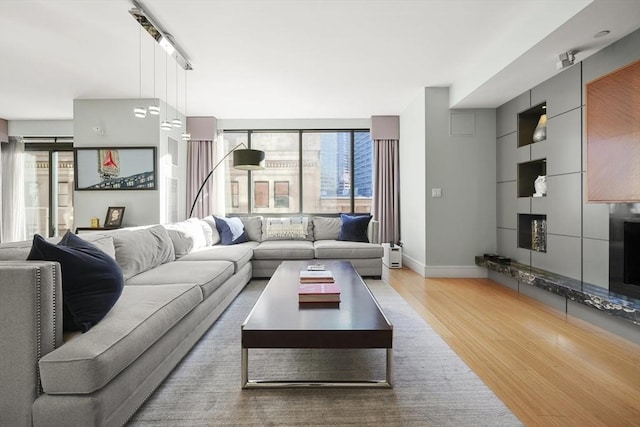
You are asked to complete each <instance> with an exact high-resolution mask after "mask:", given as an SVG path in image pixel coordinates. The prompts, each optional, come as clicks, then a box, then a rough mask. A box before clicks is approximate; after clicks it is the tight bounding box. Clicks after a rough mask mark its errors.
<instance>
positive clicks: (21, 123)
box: [9, 120, 73, 136]
mask: <svg viewBox="0 0 640 427" xmlns="http://www.w3.org/2000/svg"><path fill="white" fill-rule="evenodd" d="M9 135H10V136H71V135H73V120H9Z"/></svg>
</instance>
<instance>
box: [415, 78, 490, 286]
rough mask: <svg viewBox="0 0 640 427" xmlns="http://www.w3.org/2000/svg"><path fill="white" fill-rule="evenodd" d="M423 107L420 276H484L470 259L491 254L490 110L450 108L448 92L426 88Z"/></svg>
mask: <svg viewBox="0 0 640 427" xmlns="http://www.w3.org/2000/svg"><path fill="white" fill-rule="evenodd" d="M425 105H426V106H425V121H426V265H427V266H426V276H428V277H483V276H486V271H485V270H484V269H482V268H478V267H476V266H475V256H477V255H482V254H483V253H485V252H495V250H496V231H495V230H496V186H495V182H496V115H495V109H470V110H450V109H449V89H448V88H426V94H425ZM433 188H439V189H441V192H442V197H440V198H435V197H432V196H431V190H432V189H433Z"/></svg>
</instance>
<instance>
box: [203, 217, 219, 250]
mask: <svg viewBox="0 0 640 427" xmlns="http://www.w3.org/2000/svg"><path fill="white" fill-rule="evenodd" d="M202 221H204V222H206V223H207V224H209V227H211V243H210V244H209V245H210V246H213V245H217V244H218V243H220V233H218V227H216V220H215V219H214V218H213V215H209V216H207V217H204V218H202Z"/></svg>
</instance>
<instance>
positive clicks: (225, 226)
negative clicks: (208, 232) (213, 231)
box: [214, 216, 249, 245]
mask: <svg viewBox="0 0 640 427" xmlns="http://www.w3.org/2000/svg"><path fill="white" fill-rule="evenodd" d="M214 219H215V220H216V228H217V229H218V233H220V242H221V243H222V244H223V245H235V244H238V243H244V242H246V241H248V240H249V239H248V237H247V233H246V231H245V230H244V224H242V220H240V218H237V217H234V218H223V217H217V216H216V217H214Z"/></svg>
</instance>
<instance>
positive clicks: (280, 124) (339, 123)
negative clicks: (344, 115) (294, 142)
mask: <svg viewBox="0 0 640 427" xmlns="http://www.w3.org/2000/svg"><path fill="white" fill-rule="evenodd" d="M370 126H371V120H370V119H273V120H270V119H254V120H252V119H218V129H222V130H234V129H235V130H247V129H260V130H267V129H273V130H286V129H369V127H370Z"/></svg>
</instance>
